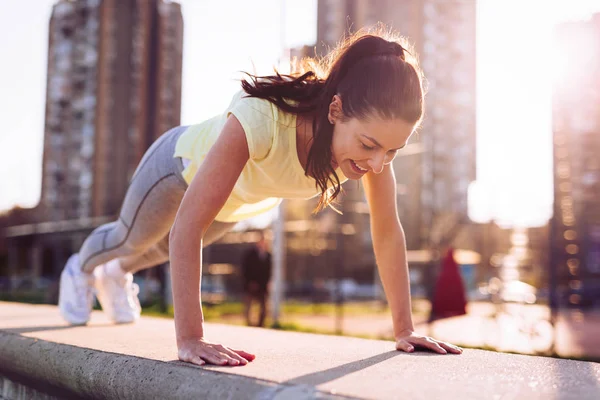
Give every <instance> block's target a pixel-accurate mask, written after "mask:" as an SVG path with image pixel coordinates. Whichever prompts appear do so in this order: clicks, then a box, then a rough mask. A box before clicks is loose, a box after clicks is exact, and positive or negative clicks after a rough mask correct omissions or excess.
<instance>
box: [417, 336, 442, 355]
mask: <svg viewBox="0 0 600 400" xmlns="http://www.w3.org/2000/svg"><path fill="white" fill-rule="evenodd" d="M419 344H420V345H421V346H424V347H426V348H428V349H430V350H433V351H435V352H436V353H440V354H446V353H448V352H447V351H446V350H445V349H444V348H443V347H442V346H440V345H439V344H438V342H436V341H435V340H433V339H431V338H424V339H422V340H421V341H420V343H419Z"/></svg>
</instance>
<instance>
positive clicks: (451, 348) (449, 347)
mask: <svg viewBox="0 0 600 400" xmlns="http://www.w3.org/2000/svg"><path fill="white" fill-rule="evenodd" d="M438 344H439V345H440V346H442V347H443V348H444V349H446V351H448V352H450V353H454V354H461V353H462V349H461V348H460V347H458V346H455V345H453V344H450V343H446V342H438Z"/></svg>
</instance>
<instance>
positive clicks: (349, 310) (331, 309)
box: [142, 302, 389, 321]
mask: <svg viewBox="0 0 600 400" xmlns="http://www.w3.org/2000/svg"><path fill="white" fill-rule="evenodd" d="M202 309H203V312H204V319H205V320H206V321H211V320H212V321H215V320H218V319H220V318H223V317H228V316H234V315H242V314H243V312H244V305H243V304H242V303H241V302H226V303H222V304H213V305H211V304H204V305H203V307H202ZM142 312H143V314H144V315H149V316H162V317H173V306H170V307H169V308H168V310H167V312H166V313H163V312H161V311H160V307H159V305H158V304H152V305H150V306H148V307H144V309H143V311H142ZM281 312H282V313H283V314H285V315H286V316H299V315H318V316H333V315H335V313H336V312H337V306H336V304H333V303H319V304H311V303H301V302H287V303H284V304H282V307H281ZM343 312H344V315H355V316H356V315H373V314H378V315H385V314H386V313H389V308H388V307H387V306H385V307H381V306H376V305H375V303H345V304H344V305H343Z"/></svg>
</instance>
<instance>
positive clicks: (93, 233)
mask: <svg viewBox="0 0 600 400" xmlns="http://www.w3.org/2000/svg"><path fill="white" fill-rule="evenodd" d="M111 229H112V228H104V229H97V230H95V231H94V232H92V233H90V236H93V235H100V234H102V233H104V232H108V231H110V230H111Z"/></svg>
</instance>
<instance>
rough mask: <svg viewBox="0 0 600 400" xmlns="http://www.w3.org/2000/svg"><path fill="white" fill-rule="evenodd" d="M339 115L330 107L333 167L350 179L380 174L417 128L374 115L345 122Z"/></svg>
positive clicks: (398, 120)
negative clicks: (368, 173) (338, 168)
mask: <svg viewBox="0 0 600 400" xmlns="http://www.w3.org/2000/svg"><path fill="white" fill-rule="evenodd" d="M334 101H335V100H334ZM332 104H333V103H332ZM340 111H341V109H340ZM336 114H337V115H338V117H336V116H335V115H336ZM339 115H340V114H339V113H336V112H335V111H334V112H332V110H331V108H330V115H329V118H330V122H332V121H333V124H334V127H333V141H332V153H333V167H334V168H337V167H338V166H339V167H340V168H341V170H342V173H343V174H344V176H346V177H347V178H348V179H360V178H361V177H362V176H363V175H364V174H366V173H367V172H370V171H372V172H373V173H376V174H379V173H381V172H382V171H383V167H384V165H386V164H389V163H391V162H392V160H393V159H394V157H396V153H397V152H398V150H400V149H401V148H403V147H404V146H406V144H407V142H408V139H409V138H410V135H411V134H412V132H413V128H414V125H413V124H410V123H408V122H406V121H404V120H402V119H382V118H380V117H378V116H372V117H370V118H367V119H357V118H350V119H348V120H345V121H344V120H343V119H342V118H340V117H339Z"/></svg>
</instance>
